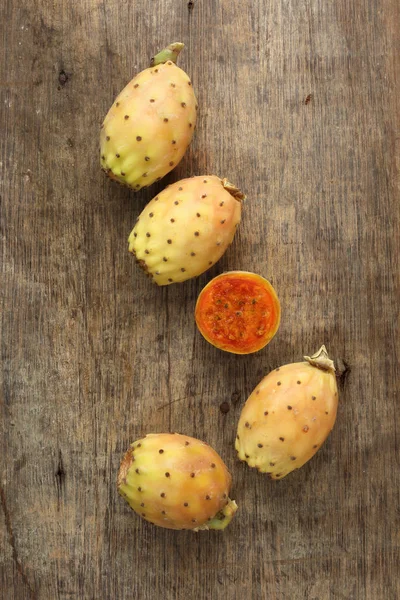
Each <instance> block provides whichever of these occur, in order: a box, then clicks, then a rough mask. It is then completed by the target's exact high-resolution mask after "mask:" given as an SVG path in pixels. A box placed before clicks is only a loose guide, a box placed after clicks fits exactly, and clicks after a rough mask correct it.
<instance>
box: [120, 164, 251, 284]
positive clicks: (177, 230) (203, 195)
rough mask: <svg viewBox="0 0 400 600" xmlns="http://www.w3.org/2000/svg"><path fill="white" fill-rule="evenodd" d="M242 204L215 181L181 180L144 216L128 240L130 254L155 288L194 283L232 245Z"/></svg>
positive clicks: (228, 186) (210, 177) (203, 177)
mask: <svg viewBox="0 0 400 600" xmlns="http://www.w3.org/2000/svg"><path fill="white" fill-rule="evenodd" d="M244 198H245V196H244V194H242V193H241V192H240V190H238V189H237V188H236V187H235V186H234V185H232V184H231V183H229V182H228V180H227V179H220V178H219V177H216V176H215V175H201V176H197V177H190V178H188V179H182V180H181V181H178V182H176V183H174V184H172V185H169V186H168V187H166V188H165V189H164V190H163V191H162V192H160V193H159V194H158V195H157V196H156V197H155V198H153V200H151V202H150V203H149V204H148V205H147V206H146V208H145V209H144V210H143V212H142V213H141V215H140V216H139V218H138V220H137V223H136V225H135V227H134V228H133V230H132V232H131V234H130V236H129V251H130V252H132V254H134V255H135V257H136V260H137V262H138V263H139V265H140V266H141V267H142V268H143V269H144V270H145V271H146V273H147V274H148V275H150V276H151V277H152V278H153V281H155V283H157V284H158V285H169V284H170V283H177V282H182V281H186V280H187V279H190V278H191V277H196V276H197V275H200V274H201V273H203V272H204V271H206V270H207V269H209V268H210V267H211V266H212V265H214V264H215V263H216V262H217V261H218V260H219V259H220V258H221V256H222V255H223V254H224V252H225V251H226V249H227V248H228V246H229V245H230V243H231V242H232V240H233V237H234V235H235V231H236V228H237V226H238V225H239V222H240V215H241V201H242V200H243V199H244Z"/></svg>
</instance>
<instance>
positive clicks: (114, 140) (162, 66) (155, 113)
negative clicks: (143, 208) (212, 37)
mask: <svg viewBox="0 0 400 600" xmlns="http://www.w3.org/2000/svg"><path fill="white" fill-rule="evenodd" d="M182 48H183V44H181V43H180V42H175V43H173V44H170V46H168V47H167V48H165V49H164V50H162V51H161V52H159V53H158V54H157V55H156V56H155V57H154V58H153V59H152V66H151V67H150V68H148V69H145V70H144V71H142V72H141V73H139V74H138V75H136V77H135V78H134V79H133V80H132V81H131V82H130V83H128V85H127V86H126V87H125V88H124V89H123V90H122V92H121V93H120V94H119V95H118V97H117V98H116V99H115V101H114V103H113V105H112V106H111V108H110V110H109V111H108V114H107V116H106V117H105V119H104V122H103V125H102V128H101V134H100V155H101V167H102V169H103V170H104V171H105V172H106V173H107V175H109V177H111V179H114V180H116V181H119V182H120V183H122V184H125V185H127V186H129V187H131V188H133V189H134V190H135V191H138V190H140V189H141V188H143V187H148V186H149V185H151V184H152V183H153V182H154V181H158V180H160V179H161V178H162V177H164V175H166V174H167V173H169V172H170V171H172V169H173V168H175V167H176V165H177V164H178V163H179V162H180V161H181V159H182V157H183V155H184V154H185V152H186V149H187V147H188V146H189V144H190V142H191V139H192V136H193V131H194V129H195V125H196V110H197V101H196V97H195V94H194V91H193V87H192V83H191V81H190V79H189V77H188V76H187V74H186V73H185V72H184V71H182V69H180V68H179V67H177V66H176V64H175V61H176V59H177V56H178V54H179V52H180V51H181V50H182Z"/></svg>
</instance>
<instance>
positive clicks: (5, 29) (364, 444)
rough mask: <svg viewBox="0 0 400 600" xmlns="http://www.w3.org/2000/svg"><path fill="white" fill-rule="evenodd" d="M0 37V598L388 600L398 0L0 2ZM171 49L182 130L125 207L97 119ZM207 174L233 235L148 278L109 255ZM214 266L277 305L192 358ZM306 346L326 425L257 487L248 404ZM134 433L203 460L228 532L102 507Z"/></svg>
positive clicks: (394, 595) (124, 257)
mask: <svg viewBox="0 0 400 600" xmlns="http://www.w3.org/2000/svg"><path fill="white" fill-rule="evenodd" d="M0 27H1V58H0V60H1V63H0V64H1V71H0V79H1V80H0V96H1V99H0V122H1V136H0V173H1V177H0V197H1V205H0V228H1V231H0V235H1V244H0V248H1V388H0V389H1V392H0V393H1V396H0V409H1V452H0V499H1V506H2V519H1V521H0V548H1V551H0V572H1V578H0V597H1V598H2V599H4V600H25V599H28V598H29V599H40V600H42V599H43V600H69V599H71V598H77V599H85V600H86V599H88V600H99V599H102V600H123V599H132V598H134V599H135V600H150V599H156V600H158V599H160V600H161V599H165V600H173V599H179V600H184V599H187V598H194V599H195V600H220V599H221V600H225V599H226V600H236V599H238V600H239V599H240V600H242V599H243V598H245V599H254V600H258V599H266V600H267V599H268V600H303V599H307V600H333V599H334V600H355V599H357V600H397V599H398V598H399V597H400V575H399V564H400V539H399V530H400V518H399V500H400V498H399V489H400V476H399V473H400V469H399V467H400V465H399V456H400V447H399V435H400V433H399V432H400V429H399V411H398V396H399V383H398V381H399V352H398V350H399V344H398V339H399V330H398V325H399V312H398V304H399V269H398V256H399V238H400V235H399V200H400V194H399V188H400V175H399V173H400V170H399V167H400V163H399V161H400V153H399V149H400V148H399V147H400V102H399V96H400V89H399V72H400V34H399V31H400V7H399V3H398V1H397V0H382V1H381V2H378V0H354V2H350V3H349V2H347V1H345V0H337V1H336V2H325V1H323V0H301V1H300V2H287V1H286V0H276V1H274V2H272V1H270V0H265V1H262V0H259V1H258V2H250V1H243V2H240V3H239V2H230V1H228V0H221V1H220V2H217V0H209V1H208V2H205V1H201V0H194V1H193V2H189V3H188V2H187V1H186V0H184V1H183V0H174V1H172V0H160V1H159V2H148V1H146V0H135V1H134V2H128V1H127V0H119V1H118V0H110V1H109V2H108V3H106V2H104V1H100V0H91V1H89V0H81V2H69V3H68V2H62V1H61V0H52V2H48V1H47V0H37V1H36V2H33V0H20V2H18V3H17V2H13V1H12V0H4V1H3V2H2V3H1V6H0ZM175 40H181V41H183V42H184V43H185V46H186V48H185V50H184V52H183V53H182V55H181V57H180V65H181V66H182V67H183V68H184V69H185V70H186V71H187V72H188V73H189V74H190V76H191V78H192V80H193V82H194V86H195V90H196V93H197V96H198V100H199V106H200V112H199V121H198V128H197V132H196V135H195V139H194V141H193V143H192V145H191V147H190V149H189V151H188V152H187V154H186V156H185V158H184V160H183V161H182V163H181V164H180V165H179V166H178V167H177V168H176V169H175V170H174V171H173V172H172V173H171V174H170V175H169V176H168V177H167V178H165V180H163V181H162V182H160V184H158V187H157V185H156V186H153V187H152V189H149V190H146V191H143V192H142V193H140V194H138V195H134V194H132V193H131V192H130V191H129V190H126V189H123V188H121V187H118V186H116V185H114V184H113V183H112V182H110V181H107V180H106V178H105V177H104V176H103V174H102V173H101V172H100V169H99V164H98V163H99V161H98V131H99V125H100V122H101V120H102V118H103V117H104V115H105V113H106V111H107V109H108V107H109V105H110V103H111V102H112V100H113V98H114V97H115V95H116V94H117V93H118V91H119V90H120V89H122V87H123V86H124V85H125V84H126V83H127V82H128V81H129V80H130V79H131V77H132V76H133V75H134V74H135V73H136V72H138V71H139V70H141V69H142V68H144V67H146V66H147V63H148V59H149V57H150V56H152V55H153V54H154V52H155V50H157V49H159V48H161V47H163V46H165V45H166V44H167V43H169V42H171V41H175ZM210 173H215V174H218V175H220V176H223V177H228V178H229V179H230V180H231V181H233V182H234V183H235V184H236V185H238V186H240V187H241V188H242V190H243V191H244V192H245V193H246V194H247V196H248V199H247V202H246V204H245V206H244V211H243V222H242V225H241V227H240V230H239V232H238V235H237V237H236V239H235V242H234V244H233V245H232V246H231V248H230V249H229V251H228V252H227V253H226V255H225V256H224V257H223V259H222V260H221V261H220V262H219V263H218V264H217V265H216V266H215V267H213V268H212V269H211V270H210V271H209V272H208V273H206V274H204V275H203V276H201V277H200V278H198V279H196V280H193V281H189V282H187V283H185V284H181V285H176V286H170V287H168V288H156V287H155V286H153V285H152V284H151V283H150V282H149V281H148V280H147V279H146V278H145V277H144V276H143V274H142V273H141V272H139V270H138V269H137V267H136V265H135V264H134V262H133V261H132V258H131V257H130V256H129V254H128V252H127V236H128V234H129V232H130V230H131V228H132V226H133V223H134V221H135V218H136V216H137V215H138V214H139V212H140V211H141V210H142V208H143V207H144V206H145V204H146V202H147V201H149V200H150V198H152V197H153V196H154V195H155V193H156V192H157V191H158V190H160V189H162V188H163V187H164V186H165V185H166V184H167V183H168V182H171V181H176V180H178V179H179V178H181V177H184V176H187V175H195V174H210ZM232 268H243V269H246V270H250V271H255V272H258V273H260V274H262V275H264V276H265V277H267V278H268V279H269V280H270V281H271V282H272V283H273V285H274V286H275V287H276V289H277V292H278V295H279V297H280V300H281V304H282V324H281V327H280V330H279V332H278V335H277V336H276V337H275V339H274V340H273V342H271V344H270V345H269V346H267V348H265V349H264V350H263V351H261V352H260V353H258V354H256V355H254V356H247V357H246V356H244V357H240V356H239V357H238V356H233V355H225V354H224V353H221V352H220V351H218V350H216V349H215V348H213V347H211V346H210V345H208V344H207V343H206V342H205V341H204V340H203V339H202V337H201V336H200V334H199V333H198V332H197V331H196V328H195V324H194V320H193V318H192V316H191V315H192V313H193V309H194V305H195V301H196V298H197V295H198V293H199V291H200V290H201V288H202V287H203V286H204V285H205V283H206V282H207V281H209V279H210V278H211V277H212V276H213V275H216V274H218V273H220V272H222V271H223V270H227V269H232ZM321 343H325V344H326V345H327V347H328V350H329V351H330V354H331V355H332V357H333V358H334V359H335V361H336V363H337V366H338V381H339V389H340V408H339V413H338V419H337V424H336V426H335V429H334V431H333V433H332V434H331V436H330V438H329V440H328V442H327V443H326V445H325V446H324V447H323V449H321V451H320V452H319V453H318V454H317V455H316V457H315V458H314V459H313V460H312V461H311V462H310V463H309V464H307V465H306V466H304V467H303V468H302V469H301V470H299V471H298V472H295V473H293V474H292V475H290V476H288V477H287V478H286V479H284V480H283V481H281V482H279V483H276V482H271V481H269V480H268V479H267V478H265V477H263V476H261V475H259V474H258V473H255V472H252V471H251V470H250V469H248V468H247V467H246V466H245V465H242V464H241V463H239V462H238V461H237V459H236V457H235V451H234V448H233V441H234V436H235V427H236V423H237V420H238V417H239V414H240V410H241V407H242V405H243V403H244V401H245V399H246V398H247V396H248V395H249V393H250V392H251V391H252V389H253V388H254V387H255V385H256V384H257V383H258V381H259V380H260V379H261V377H262V376H263V375H264V374H266V373H267V372H268V371H269V370H270V369H272V368H274V367H277V366H279V365H281V364H284V363H287V362H292V361H296V360H299V359H300V358H301V357H302V355H303V354H304V353H307V354H309V353H311V352H314V351H316V350H317V348H318V347H319V345H320V344H321ZM222 403H225V405H224V407H223V410H221V408H220V407H221V404H222ZM226 403H228V407H227V405H226ZM227 408H229V410H228V411H227ZM150 431H180V432H183V433H187V434H189V435H193V436H195V437H199V438H202V439H204V440H206V441H207V442H208V443H210V444H211V445H212V446H214V447H215V449H216V450H217V451H218V452H219V453H220V454H221V455H222V457H223V458H224V460H225V461H226V463H227V464H228V466H229V468H230V470H231V472H232V474H233V477H234V488H233V496H234V498H235V499H236V500H237V502H238V504H239V506H240V512H239V513H238V515H237V517H236V519H235V521H233V522H232V524H231V525H230V526H229V527H228V529H227V530H226V532H224V533H223V534H219V533H216V532H214V533H211V532H210V533H208V532H202V533H199V534H197V535H195V534H191V533H188V532H171V531H164V530H159V529H156V528H152V527H151V526H150V525H148V524H146V523H145V522H142V521H141V520H140V519H139V518H137V517H135V515H134V514H133V513H132V512H131V511H130V510H129V508H128V506H127V505H125V503H124V502H123V501H122V499H121V498H119V496H118V495H117V493H116V489H115V480H116V472H117V469H118V465H119V461H120V459H121V456H122V454H123V452H124V451H125V450H126V448H127V446H128V444H129V443H130V442H131V441H133V440H134V439H135V438H137V437H139V436H141V435H143V434H145V433H147V432H150Z"/></svg>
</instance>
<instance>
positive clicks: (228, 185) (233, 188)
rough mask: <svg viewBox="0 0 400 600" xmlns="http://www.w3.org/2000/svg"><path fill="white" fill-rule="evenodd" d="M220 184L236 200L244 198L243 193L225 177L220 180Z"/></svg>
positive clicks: (240, 200)
mask: <svg viewBox="0 0 400 600" xmlns="http://www.w3.org/2000/svg"><path fill="white" fill-rule="evenodd" d="M222 185H223V186H224V188H225V189H226V191H227V192H229V193H230V195H231V196H233V197H234V198H235V200H238V201H239V202H243V200H246V196H245V194H243V192H241V191H240V190H239V188H237V187H236V186H235V185H233V183H230V182H229V181H228V180H227V179H226V178H225V179H223V180H222Z"/></svg>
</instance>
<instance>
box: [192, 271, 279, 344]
mask: <svg viewBox="0 0 400 600" xmlns="http://www.w3.org/2000/svg"><path fill="white" fill-rule="evenodd" d="M280 315H281V309H280V303H279V300H278V296H277V295H276V292H275V290H274V288H273V287H272V285H271V284H270V283H269V281H267V280H266V279H264V278H263V277H261V276H260V275H256V274H255V273H249V272H247V271H229V272H227V273H222V274H221V275H218V276H217V277H214V279H212V280H211V281H210V282H209V283H208V284H207V285H206V286H205V287H204V288H203V290H202V291H201V292H200V295H199V297H198V299H197V303H196V309H195V319H196V323H197V327H198V328H199V331H200V332H201V334H202V335H203V336H204V337H205V339H206V340H207V341H208V342H210V344H212V345H213V346H216V347H217V348H219V349H220V350H225V351H226V352H232V353H234V354H250V353H251V352H257V351H258V350H261V348H264V346H266V345H267V344H268V343H269V342H270V341H271V340H272V338H273V337H274V335H275V334H276V332H277V330H278V327H279V323H280Z"/></svg>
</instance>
